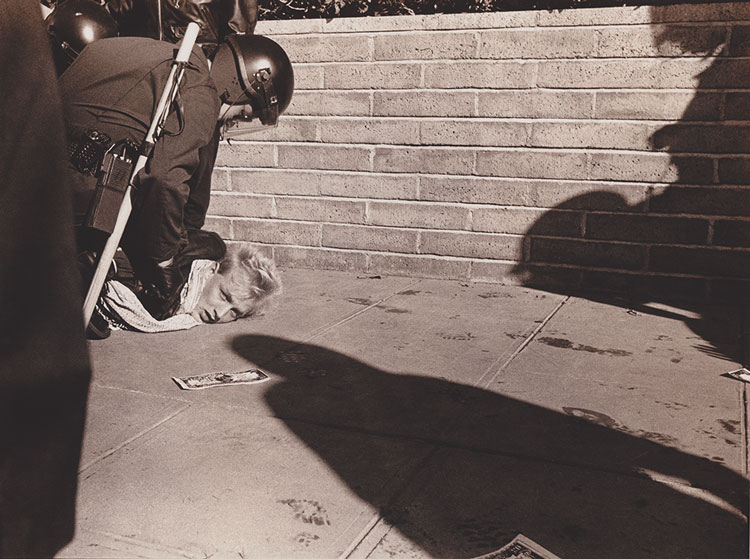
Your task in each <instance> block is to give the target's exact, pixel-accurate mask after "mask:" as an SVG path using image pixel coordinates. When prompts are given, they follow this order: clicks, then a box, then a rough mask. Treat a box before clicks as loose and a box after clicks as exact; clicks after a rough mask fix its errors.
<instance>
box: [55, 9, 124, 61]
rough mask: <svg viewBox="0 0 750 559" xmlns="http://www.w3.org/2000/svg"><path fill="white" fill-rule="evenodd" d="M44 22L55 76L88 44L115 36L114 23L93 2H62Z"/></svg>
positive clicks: (110, 17)
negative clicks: (55, 68) (50, 47)
mask: <svg viewBox="0 0 750 559" xmlns="http://www.w3.org/2000/svg"><path fill="white" fill-rule="evenodd" d="M44 22H45V24H46V25H47V32H48V33H49V36H50V40H51V42H52V54H53V57H54V59H55V66H56V67H57V73H58V74H62V72H63V71H65V69H66V68H67V67H68V66H70V64H71V63H72V62H73V60H75V59H76V57H77V56H78V55H79V54H80V53H81V51H82V50H83V49H84V48H85V47H86V46H87V45H89V44H90V43H93V42H94V41H96V40H98V39H104V38H107V37H116V36H117V23H116V22H115V19H114V18H113V17H112V16H111V15H110V13H109V12H108V11H107V9H106V8H105V7H104V6H102V5H101V4H100V3H98V2H96V1H95V0H63V1H62V2H60V3H58V4H57V5H56V6H55V9H54V10H52V12H51V13H50V14H49V15H48V16H47V18H46V19H45V20H44Z"/></svg>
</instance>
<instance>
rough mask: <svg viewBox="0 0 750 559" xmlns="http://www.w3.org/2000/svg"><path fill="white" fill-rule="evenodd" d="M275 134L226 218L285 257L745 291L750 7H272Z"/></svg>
mask: <svg viewBox="0 0 750 559" xmlns="http://www.w3.org/2000/svg"><path fill="white" fill-rule="evenodd" d="M257 31H258V32H259V33H263V34H266V35H269V36H271V37H273V38H274V39H276V40H277V41H278V42H279V43H280V44H281V45H282V46H283V47H284V48H285V49H286V50H287V52H288V53H289V55H290V57H291V58H292V60H293V61H294V64H295V73H296V83H297V89H296V93H295V96H294V98H293V100H292V104H291V106H290V108H289V110H288V114H285V115H284V116H282V118H281V119H280V124H279V127H278V128H277V129H275V130H272V131H266V132H263V133H261V134H260V135H258V137H257V140H254V141H250V142H237V143H235V144H233V145H231V146H226V145H224V146H222V148H221V150H220V153H219V159H218V166H217V170H216V174H215V181H214V195H213V197H212V201H211V208H210V214H211V216H212V217H211V219H210V226H211V227H213V228H214V229H215V230H217V231H219V232H220V233H221V234H223V235H224V236H225V237H226V238H228V239H230V240H247V241H253V242H256V243H259V244H263V245H266V247H267V250H269V251H271V252H273V253H274V256H275V257H276V259H277V261H278V262H279V264H280V265H281V266H286V267H315V268H327V269H338V270H348V271H352V272H358V273H360V272H363V273H375V274H377V273H383V274H404V275H413V276H427V277H440V278H453V279H463V280H476V281H494V282H523V283H527V284H529V285H560V286H565V287H566V288H568V287H592V286H593V287H601V288H608V289H636V290H657V291H661V292H666V293H668V294H669V295H671V296H683V297H689V298H695V299H705V298H708V297H711V298H717V297H718V298H721V297H725V298H730V297H732V296H735V295H736V293H738V292H742V291H743V290H744V291H745V292H748V290H747V287H748V274H749V273H750V186H748V185H749V184H750V178H749V177H750V130H748V127H749V126H748V125H749V124H750V58H748V54H750V41H748V38H750V5H748V3H736V4H704V5H680V6H667V7H661V8H657V7H651V8H645V7H642V8H632V7H626V8H598V9H589V10H570V11H565V12H561V13H557V12H555V13H550V12H548V11H524V12H503V13H491V14H457V15H434V16H404V17H398V18H337V19H334V20H331V21H330V22H326V21H324V20H304V21H299V20H298V21H263V22H260V23H259V24H258V30H257Z"/></svg>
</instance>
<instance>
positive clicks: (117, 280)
mask: <svg viewBox="0 0 750 559" xmlns="http://www.w3.org/2000/svg"><path fill="white" fill-rule="evenodd" d="M118 256H119V257H118V258H117V259H116V260H117V261H119V262H120V263H121V264H123V262H124V263H125V265H126V264H127V261H126V260H124V259H123V257H122V255H118ZM190 267H191V269H190V272H189V274H188V280H187V282H186V284H185V286H184V287H183V288H182V290H181V292H180V297H179V299H178V300H177V301H176V302H175V305H176V306H175V309H174V311H173V312H172V313H170V315H169V316H168V317H166V318H163V319H162V320H157V319H155V318H153V317H152V316H151V314H150V313H149V312H148V311H147V310H146V309H145V308H144V306H143V304H142V303H141V302H140V300H139V299H138V297H137V295H136V293H137V292H138V289H139V287H138V282H137V280H135V278H133V276H132V274H129V273H128V269H127V268H126V267H125V266H122V267H118V268H117V272H116V273H113V277H112V278H111V279H110V280H109V281H107V282H106V283H105V286H104V289H103V290H102V295H101V297H100V299H99V302H98V304H97V307H96V310H95V313H94V317H95V318H94V320H92V327H93V329H94V331H93V332H96V333H98V334H99V335H97V336H96V337H97V338H102V337H106V331H107V328H108V327H113V328H115V329H123V330H135V331H139V332H167V331H172V330H183V329H187V328H192V327H193V326H198V325H199V324H204V323H205V324H217V323H227V322H233V321H235V320H238V319H242V318H248V317H256V316H259V315H262V314H263V313H264V312H265V310H266V309H267V308H268V307H269V306H270V304H271V303H272V301H273V300H274V299H275V298H276V296H277V295H278V294H279V293H280V292H281V289H282V287H281V279H280V277H279V274H278V272H277V271H276V266H275V265H274V262H273V260H271V259H270V258H266V257H264V256H263V255H262V254H260V252H259V251H258V250H257V249H256V248H255V247H253V246H252V245H250V244H249V243H235V244H232V245H230V246H229V248H228V249H227V252H226V254H225V255H224V257H223V258H221V260H218V261H216V260H204V259H196V260H192V262H191V264H190ZM103 331H104V332H103ZM92 337H93V336H92Z"/></svg>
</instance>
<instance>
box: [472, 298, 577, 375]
mask: <svg viewBox="0 0 750 559" xmlns="http://www.w3.org/2000/svg"><path fill="white" fill-rule="evenodd" d="M569 300H570V295H567V296H566V297H565V298H564V299H563V300H562V301H560V302H559V303H558V304H557V305H555V308H554V309H552V310H551V311H550V312H549V313H548V314H547V316H546V317H545V318H544V319H543V320H542V321H541V322H540V323H539V324H537V326H536V328H534V329H533V330H532V332H531V334H529V335H528V336H527V337H526V339H525V340H524V341H523V342H522V343H521V345H519V346H518V347H517V348H516V349H515V350H514V351H513V353H511V354H510V356H508V357H507V358H505V361H503V363H502V365H500V366H499V367H497V364H498V363H499V362H500V361H501V360H502V359H503V357H500V358H498V359H497V360H496V361H495V362H494V363H492V364H491V365H490V366H489V367H487V370H486V371H485V372H484V373H483V374H482V376H481V377H479V379H478V380H477V381H476V382H475V383H474V386H476V387H479V388H488V387H489V386H491V385H492V383H493V382H495V379H497V377H498V376H500V374H501V373H502V372H503V371H505V370H506V369H507V368H508V367H510V364H511V363H512V362H513V361H514V360H515V359H516V357H518V356H519V355H521V353H522V352H523V351H524V350H525V349H526V348H527V347H528V346H529V344H530V343H531V342H532V341H534V338H536V336H537V335H538V334H539V332H541V331H542V330H543V329H544V327H545V326H547V323H548V322H549V321H550V320H552V317H554V316H555V315H556V314H557V313H558V312H559V311H560V309H562V308H563V307H564V306H565V304H566V303H567V302H568V301H569ZM496 367H497V368H496ZM488 376H489V379H488V380H486V381H485V378H486V377H488Z"/></svg>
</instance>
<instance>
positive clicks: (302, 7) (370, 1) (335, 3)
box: [258, 0, 728, 20]
mask: <svg viewBox="0 0 750 559" xmlns="http://www.w3.org/2000/svg"><path fill="white" fill-rule="evenodd" d="M726 1H728V0H716V2H714V3H721V2H726ZM698 3H705V2H699V1H696V0H693V1H686V0H683V1H679V0H261V1H260V2H259V5H258V17H259V19H261V20H275V19H282V20H286V19H316V18H334V17H358V16H395V15H427V14H460V13H488V12H502V11H521V10H567V9H571V8H603V7H614V6H666V5H670V4H698Z"/></svg>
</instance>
